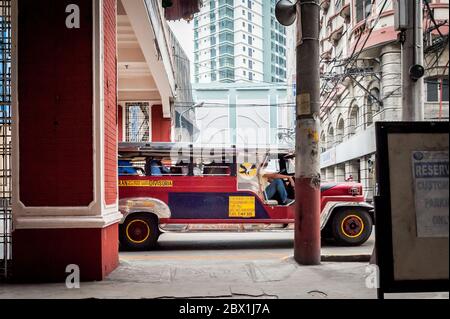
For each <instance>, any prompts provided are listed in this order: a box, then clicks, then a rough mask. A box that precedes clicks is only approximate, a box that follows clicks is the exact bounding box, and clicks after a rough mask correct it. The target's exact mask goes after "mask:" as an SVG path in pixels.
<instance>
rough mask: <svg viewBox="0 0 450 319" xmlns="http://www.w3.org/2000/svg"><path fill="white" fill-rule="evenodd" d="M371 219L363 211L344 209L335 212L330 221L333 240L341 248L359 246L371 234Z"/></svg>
mask: <svg viewBox="0 0 450 319" xmlns="http://www.w3.org/2000/svg"><path fill="white" fill-rule="evenodd" d="M372 226H373V223H372V218H371V217H370V215H369V213H368V212H366V211H365V210H363V209H357V208H356V209H354V208H346V209H342V210H340V211H339V212H337V213H336V214H335V215H334V217H333V220H332V225H331V231H332V235H333V238H334V239H335V240H336V242H337V243H338V244H340V245H342V246H359V245H362V244H363V243H365V242H366V241H367V240H368V239H369V237H370V235H371V234H372Z"/></svg>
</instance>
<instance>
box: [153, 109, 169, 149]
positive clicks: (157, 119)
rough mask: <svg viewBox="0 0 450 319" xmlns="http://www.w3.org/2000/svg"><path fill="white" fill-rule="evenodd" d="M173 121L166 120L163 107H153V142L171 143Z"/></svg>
mask: <svg viewBox="0 0 450 319" xmlns="http://www.w3.org/2000/svg"><path fill="white" fill-rule="evenodd" d="M171 126H172V123H171V120H170V118H164V115H163V110H162V105H153V106H152V142H170V135H171Z"/></svg>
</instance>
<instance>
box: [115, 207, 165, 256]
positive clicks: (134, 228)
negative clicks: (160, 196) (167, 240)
mask: <svg viewBox="0 0 450 319" xmlns="http://www.w3.org/2000/svg"><path fill="white" fill-rule="evenodd" d="M119 229H120V232H119V239H120V243H121V245H122V246H123V248H124V249H125V250H134V251H138V250H151V249H153V248H155V247H156V243H157V241H158V238H159V235H160V234H161V232H160V230H159V227H158V218H157V217H156V216H153V215H150V214H145V213H139V214H133V215H130V216H128V217H127V219H126V220H125V222H124V223H123V224H121V225H120V228H119Z"/></svg>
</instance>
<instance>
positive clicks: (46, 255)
mask: <svg viewBox="0 0 450 319" xmlns="http://www.w3.org/2000/svg"><path fill="white" fill-rule="evenodd" d="M118 233H119V230H118V224H113V225H110V226H108V227H105V228H84V229H80V228H74V229H16V230H15V231H14V232H13V241H14V249H13V259H14V264H13V280H15V281H20V282H63V281H65V279H66V277H67V276H68V273H66V272H65V271H66V266H67V265H70V264H75V265H78V266H79V268H80V276H81V280H82V281H93V280H102V279H104V278H105V276H106V275H107V274H109V273H110V272H111V271H112V270H114V269H115V268H116V267H117V266H118V264H119V256H118V253H117V252H118V250H119V247H118V242H119V237H118Z"/></svg>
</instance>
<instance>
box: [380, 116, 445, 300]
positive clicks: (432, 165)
mask: <svg viewBox="0 0 450 319" xmlns="http://www.w3.org/2000/svg"><path fill="white" fill-rule="evenodd" d="M448 126H449V123H448V122H377V123H376V145H377V154H376V173H377V174H376V175H377V185H378V194H377V196H376V198H375V212H376V226H375V233H376V241H375V249H376V257H377V264H378V267H379V297H381V298H382V297H383V296H384V293H395V292H435V291H448V290H449V245H448V243H449V239H448V232H449V224H448V212H449V171H448V170H449V163H448V149H449V134H448Z"/></svg>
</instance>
